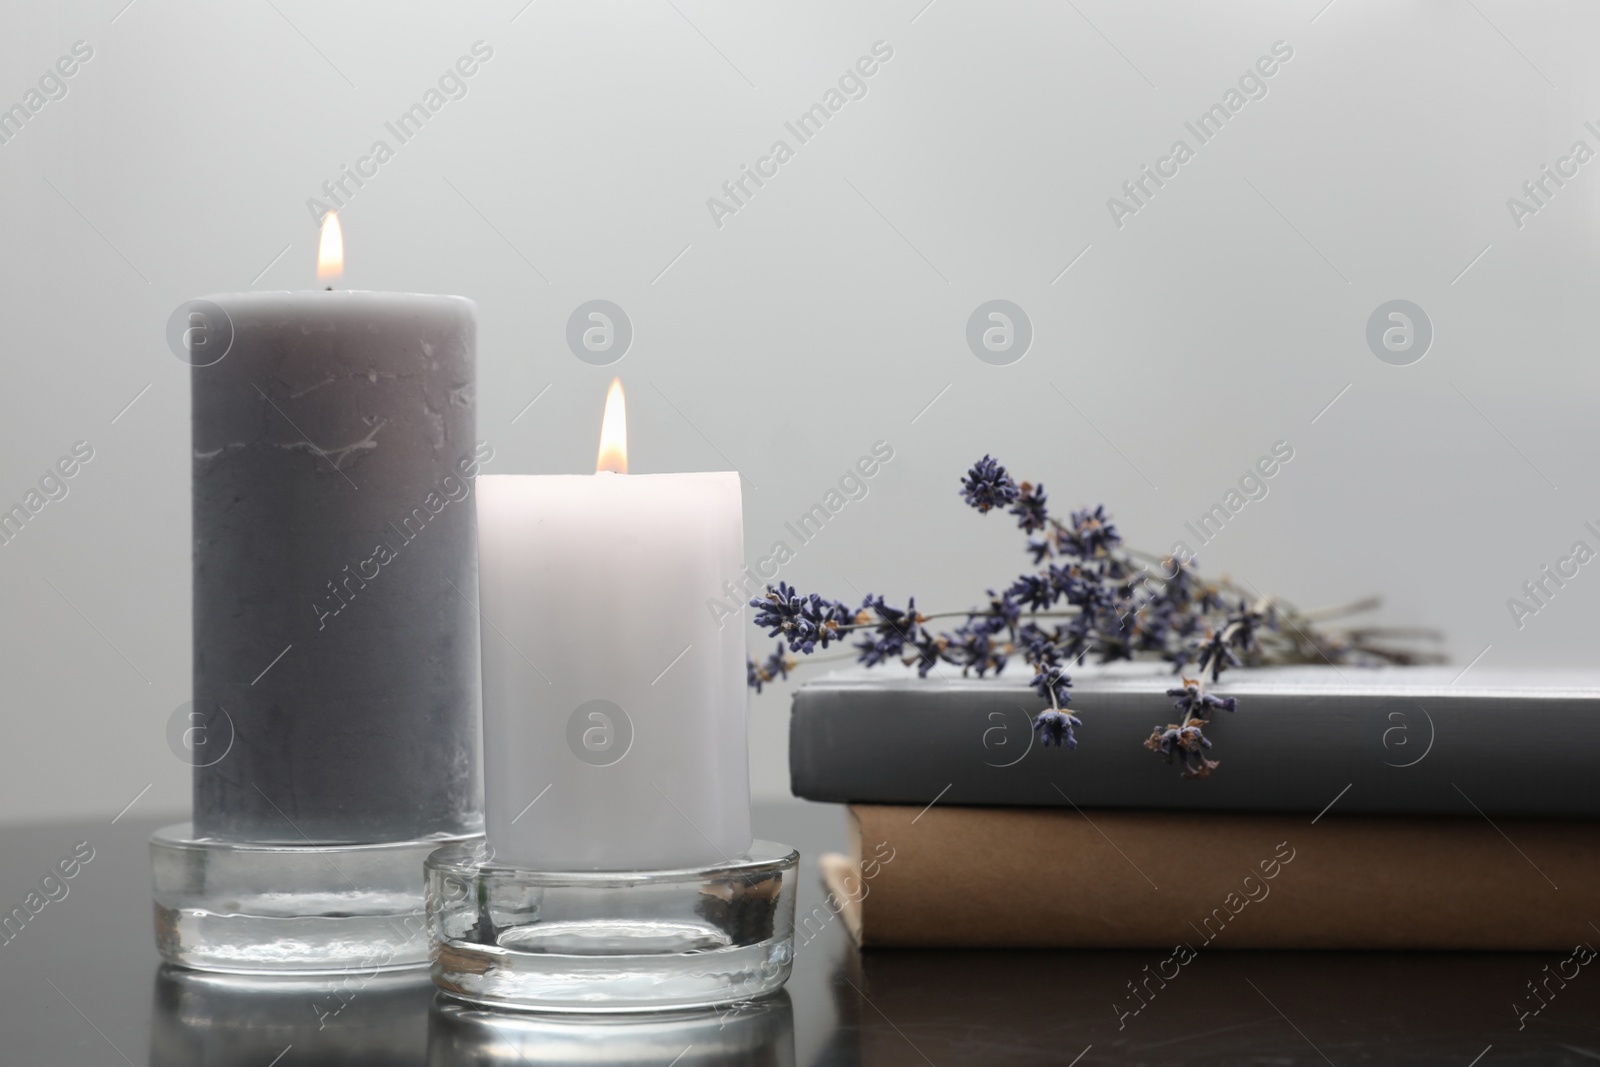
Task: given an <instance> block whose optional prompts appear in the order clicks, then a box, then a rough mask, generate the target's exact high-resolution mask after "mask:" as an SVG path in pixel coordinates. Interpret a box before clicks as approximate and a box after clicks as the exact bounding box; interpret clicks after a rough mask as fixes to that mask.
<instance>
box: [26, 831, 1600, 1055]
mask: <svg viewBox="0 0 1600 1067" xmlns="http://www.w3.org/2000/svg"><path fill="white" fill-rule="evenodd" d="M163 821H172V820H163ZM156 825H157V821H156V820H145V821H137V820H134V819H132V818H125V819H123V820H121V821H120V822H118V823H117V824H116V825H108V824H106V823H98V824H55V825H41V826H29V827H21V828H11V829H5V830H0V912H9V911H10V910H11V909H12V908H14V907H21V906H23V905H24V902H25V900H26V898H27V896H28V894H29V893H30V892H35V891H38V889H39V882H40V880H41V879H42V878H43V877H44V876H45V875H46V874H47V873H48V872H49V871H50V870H51V869H52V868H53V867H54V865H55V864H56V862H57V861H58V860H60V859H62V858H63V857H66V856H69V855H70V854H71V853H72V850H73V847H74V846H75V845H77V844H78V843H79V842H82V841H87V842H89V844H90V846H92V847H93V849H94V857H93V859H91V860H90V861H89V862H88V863H87V864H86V865H84V866H83V867H82V869H81V870H80V871H79V872H78V873H77V875H76V877H74V878H73V879H71V880H70V881H68V882H65V883H62V884H63V885H64V886H65V888H66V890H67V892H66V895H65V896H61V894H60V889H59V888H58V887H57V886H55V885H52V886H50V887H49V888H50V889H51V892H52V893H53V894H54V895H55V896H57V897H60V899H56V900H50V901H49V902H48V903H46V904H44V905H43V907H41V908H40V909H39V911H38V914H37V915H34V916H33V917H32V918H30V919H29V921H28V922H27V923H26V924H24V925H23V926H22V928H21V929H20V930H16V931H15V932H12V931H7V932H6V935H5V936H7V937H9V938H10V939H9V940H7V941H5V942H4V943H3V944H0V1005H3V1007H0V1063H4V1064H18V1065H22V1064H26V1065H31V1067H46V1065H54V1064H62V1065H70V1067H97V1065H102V1064H103V1065H111V1067H115V1065H119V1064H127V1065H138V1064H144V1063H147V1062H148V1063H150V1064H152V1065H161V1067H169V1065H178V1064H197V1065H199V1064H203V1065H228V1067H304V1065H309V1064H340V1065H352V1067H359V1065H365V1064H372V1065H394V1067H404V1065H411V1064H417V1065H420V1064H430V1065H434V1067H442V1065H447V1064H474V1065H478V1064H482V1065H489V1064H497V1065H499V1064H504V1065H511V1064H518V1063H523V1062H527V1063H532V1064H639V1065H647V1064H648V1065H654V1067H668V1065H672V1067H693V1065H701V1064H713V1063H714V1064H736V1063H737V1064H773V1065H778V1064H803V1065H807V1067H811V1065H821V1064H934V1065H936V1067H958V1065H962V1064H983V1065H986V1067H987V1065H1003V1064H1046V1063H1053V1064H1073V1063H1077V1064H1080V1065H1081V1067H1092V1065H1095V1064H1104V1063H1130V1064H1131V1063H1138V1064H1169V1063H1170V1064H1179V1063H1183V1064H1192V1063H1218V1064H1330V1063H1331V1064H1354V1063H1371V1064H1452V1065H1457V1067H1469V1065H1472V1064H1479V1065H1481V1067H1495V1065H1500V1064H1508V1063H1524V1064H1534V1063H1537V1064H1571V1065H1574V1067H1577V1065H1585V1064H1595V1063H1600V961H1596V963H1595V964H1593V965H1589V966H1585V967H1583V968H1581V969H1580V970H1579V972H1578V974H1577V976H1576V977H1574V978H1572V979H1570V980H1569V981H1567V982H1566V983H1565V985H1564V987H1563V986H1560V985H1558V984H1557V982H1556V981H1551V982H1550V983H1549V984H1548V985H1547V986H1545V987H1541V988H1544V989H1548V990H1550V991H1551V992H1547V993H1545V996H1544V1000H1545V1003H1546V1006H1545V1007H1544V1008H1543V1009H1542V1010H1541V1011H1540V1012H1539V1013H1538V1014H1537V1015H1535V1016H1530V1017H1528V1018H1526V1019H1525V1020H1524V1021H1525V1026H1524V1027H1523V1028H1521V1029H1519V1023H1518V1017H1517V1013H1516V1010H1515V1009H1514V1005H1516V1006H1520V1008H1521V1009H1522V1010H1524V1011H1526V1010H1528V1008H1529V1007H1530V1006H1532V1005H1534V1004H1536V1003H1537V1002H1536V1001H1534V1000H1533V999H1532V997H1531V995H1530V993H1529V989H1528V983H1530V982H1533V983H1536V984H1537V983H1539V982H1541V981H1542V980H1544V979H1545V978H1546V976H1547V975H1548V974H1549V973H1550V972H1547V971H1546V970H1545V967H1546V965H1549V966H1550V967H1551V968H1552V969H1555V968H1556V967H1557V965H1558V964H1559V963H1560V962H1561V961H1562V960H1563V959H1565V958H1566V954H1564V953H1536V954H1488V953H1471V954H1467V953H1460V954H1456V953H1426V954H1399V953H1288V952H1280V953H1272V952H1232V953H1230V952H1223V951H1215V950H1213V951H1211V952H1203V953H1201V954H1200V956H1199V957H1198V958H1197V959H1196V960H1194V961H1193V962H1192V963H1190V964H1189V965H1188V966H1186V967H1184V968H1183V970H1182V972H1181V973H1180V975H1179V976H1178V977H1177V978H1175V979H1174V980H1173V981H1171V982H1169V983H1168V984H1167V985H1166V987H1165V988H1162V989H1160V990H1159V991H1158V992H1157V993H1156V994H1155V996H1154V997H1153V998H1151V999H1150V1000H1149V1003H1148V1004H1147V1005H1146V1007H1144V1008H1143V1009H1142V1010H1141V1011H1140V1012H1139V1013H1138V1014H1137V1015H1129V1016H1126V1017H1124V1018H1121V1019H1120V1025H1119V1016H1118V1011H1117V1008H1116V1007H1115V1005H1122V1006H1123V1010H1126V1008H1127V1005H1128V1004H1129V1003H1131V1001H1130V999H1129V998H1130V992H1129V988H1128V983H1129V982H1133V981H1135V980H1137V979H1139V978H1141V977H1142V976H1143V968H1144V966H1145V965H1146V964H1151V965H1152V966H1154V964H1155V963H1156V962H1157V961H1158V960H1159V959H1160V958H1162V956H1163V954H1161V953H1151V952H1056V951H1051V952H944V951H921V952H919V951H874V952H868V953H865V954H863V953H860V952H857V951H856V950H855V949H854V948H853V947H852V946H851V944H850V941H849V938H848V936H847V935H846V934H845V931H844V930H843V928H842V924H841V922H839V921H837V920H835V921H833V922H831V923H829V924H827V926H826V927H825V928H824V929H823V931H822V933H821V934H819V935H818V936H817V937H815V938H814V939H813V940H811V941H809V942H807V943H806V944H804V945H802V946H801V947H800V949H799V951H798V954H797V958H796V964H795V971H794V978H793V980H792V981H791V982H790V983H789V987H788V989H787V991H786V992H785V993H784V994H783V995H781V996H780V997H778V998H777V999H775V1000H772V1001H768V1002H766V1003H764V1004H761V1005H759V1006H756V1007H753V1008H750V1009H747V1010H744V1011H741V1012H737V1013H734V1014H732V1015H720V1014H716V1013H709V1014H700V1015H673V1016H665V1017H656V1018H651V1017H645V1018H642V1019H640V1018H634V1019H624V1020H595V1019H576V1020H575V1019H571V1018H545V1017H539V1016H514V1015H486V1014H483V1013H476V1012H472V1011H465V1010H461V1009H459V1008H458V1007H456V1006H453V1005H451V1004H450V1003H449V1002H447V1001H445V1000H443V999H442V998H439V997H436V996H435V994H434V992H433V989H432V987H431V986H430V985H429V984H428V982H427V979H426V977H419V976H402V977H399V978H396V977H381V978H376V979H372V980H369V981H362V980H360V979H354V980H345V981H344V982H340V983H335V982H331V981H325V980H318V981H310V982H298V983H289V984H282V983H279V984H275V985H263V984H261V983H252V982H247V981H241V980H220V979H213V978H207V977H205V976H200V975H195V974H191V973H185V972H180V971H175V970H170V969H165V968H162V967H161V966H160V965H159V959H158V957H157V956H156V952H155V948H154V945H153V942H152V940H151V933H150V915H151V911H150V899H149V873H148V869H147V860H146V853H145V840H146V838H147V837H148V836H149V834H150V831H151V830H152V829H153V828H154V827H155V826H156ZM757 832H758V833H759V834H760V835H761V836H763V837H767V838H771V839H774V840H779V841H784V842H787V843H789V844H792V845H795V846H796V847H798V848H800V849H801V851H802V853H804V854H805V856H806V863H807V867H808V869H812V870H814V867H812V866H811V861H812V860H814V858H815V856H816V854H817V853H818V852H819V851H823V850H826V849H837V848H839V847H840V846H841V845H842V842H843V839H844V827H843V814H842V811H841V809H838V808H834V807H826V806H820V805H801V804H787V805H771V806H763V807H758V809H757ZM39 899H44V897H43V896H41V897H40V898H36V901H37V900H39ZM821 903H822V889H821V886H820V883H819V882H818V880H817V879H816V878H815V877H806V878H804V879H802V883H801V900H800V908H801V911H802V913H806V912H810V911H812V909H814V908H818V907H819V906H821ZM1066 906H1070V904H1067V903H1064V904H1063V907H1066ZM819 914H826V909H825V908H824V909H823V911H822V912H821V913H819ZM1483 921H1484V922H1485V924H1492V923H1493V922H1494V921H1495V916H1494V915H1493V914H1488V913H1486V914H1485V915H1484V917H1483ZM1595 921H1596V923H1597V924H1600V916H1596V917H1595ZM1591 944H1593V945H1595V946H1597V947H1600V932H1597V933H1596V935H1595V937H1594V938H1593V939H1592V941H1591Z"/></svg>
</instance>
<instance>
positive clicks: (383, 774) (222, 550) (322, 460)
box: [191, 292, 492, 843]
mask: <svg viewBox="0 0 1600 1067" xmlns="http://www.w3.org/2000/svg"><path fill="white" fill-rule="evenodd" d="M209 300H210V302H211V303H213V304H215V305H217V306H218V307H220V308H221V309H222V310H223V311H224V312H226V320H225V323H221V324H213V336H212V341H213V344H215V343H216V342H217V341H219V340H226V338H225V337H223V336H222V335H221V334H220V333H219V332H217V331H218V330H226V329H228V328H229V326H231V331H232V339H231V344H230V346H229V347H228V349H227V352H226V355H225V356H223V358H221V359H220V360H218V361H216V362H214V363H211V364H210V365H208V366H198V365H197V366H195V367H194V369H193V371H192V377H191V403H192V411H193V446H194V700H195V713H196V714H197V715H198V716H200V717H201V720H200V721H203V722H206V723H207V724H208V729H207V733H208V738H207V740H208V743H209V744H212V745H213V748H212V749H211V751H213V752H214V751H216V750H217V749H218V748H220V747H221V746H222V744H223V741H225V740H226V739H227V738H228V736H229V731H230V729H231V747H229V748H228V749H227V754H226V755H225V756H222V757H221V758H220V759H215V760H214V761H212V760H211V759H210V758H208V759H206V760H197V761H196V762H197V764H199V763H205V764H208V765H204V766H198V765H197V766H196V767H195V772H194V823H195V833H196V835H197V836H202V837H212V838H219V839H225V840H250V841H285V842H295V843H304V842H305V841H307V840H310V841H313V842H318V843H327V842H362V841H399V840H408V839H413V838H418V837H426V836H429V835H455V834H462V833H476V832H479V831H481V829H482V815H481V807H480V799H479V796H480V786H479V771H478V723H479V707H478V692H479V673H478V619H477V614H476V612H475V610H474V608H473V607H472V605H471V604H470V603H468V602H467V600H466V599H465V597H464V596H463V595H462V594H466V595H474V592H475V589H476V586H477V580H476V569H475V562H474V561H475V532H474V517H473V510H474V509H473V502H472V500H471V499H470V495H471V493H472V490H473V478H474V476H475V475H476V474H477V471H478V468H479V466H480V465H481V464H482V463H483V462H485V461H486V460H487V459H488V458H489V457H490V456H491V455H492V449H490V448H488V447H487V446H478V445H477V444H476V443H475V440H474V437H473V431H474V419H473V393H472V387H473V359H474V353H473V348H474V339H475V338H474V334H475V329H476V322H475V318H474V305H473V304H472V302H471V301H469V300H466V299H463V298H461V297H450V296H417V295H410V294H398V293H363V292H297V293H244V294H231V295H219V296H213V297H210V298H209ZM196 362H199V361H198V360H197V361H196ZM458 590H459V592H458Z"/></svg>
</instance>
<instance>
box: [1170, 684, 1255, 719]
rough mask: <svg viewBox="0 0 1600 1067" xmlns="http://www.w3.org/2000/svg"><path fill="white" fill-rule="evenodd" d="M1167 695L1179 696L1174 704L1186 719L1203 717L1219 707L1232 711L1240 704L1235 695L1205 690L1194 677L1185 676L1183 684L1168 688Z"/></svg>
mask: <svg viewBox="0 0 1600 1067" xmlns="http://www.w3.org/2000/svg"><path fill="white" fill-rule="evenodd" d="M1167 696H1169V697H1177V698H1178V700H1177V702H1176V703H1175V704H1173V705H1172V706H1173V707H1175V708H1177V709H1178V710H1179V711H1180V712H1182V713H1183V718H1184V720H1185V721H1188V720H1189V719H1199V718H1203V717H1205V716H1207V715H1209V714H1210V713H1211V712H1212V711H1214V710H1218V709H1220V710H1222V711H1232V710H1234V709H1235V708H1236V707H1238V706H1239V701H1238V700H1237V699H1236V698H1235V697H1219V696H1213V695H1211V694H1210V693H1207V692H1204V691H1203V690H1202V688H1201V685H1200V682H1199V681H1198V680H1196V679H1193V678H1185V679H1183V685H1181V686H1179V687H1177V688H1174V689H1168V690H1167Z"/></svg>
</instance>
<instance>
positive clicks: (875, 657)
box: [855, 593, 920, 667]
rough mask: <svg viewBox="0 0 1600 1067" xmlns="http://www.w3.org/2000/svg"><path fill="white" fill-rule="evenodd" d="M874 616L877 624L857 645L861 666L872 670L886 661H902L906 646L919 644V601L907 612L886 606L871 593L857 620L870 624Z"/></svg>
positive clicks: (908, 605) (909, 603)
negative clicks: (917, 640)
mask: <svg viewBox="0 0 1600 1067" xmlns="http://www.w3.org/2000/svg"><path fill="white" fill-rule="evenodd" d="M873 616H876V618H877V624H876V625H875V626H874V627H873V628H872V629H871V630H870V631H868V632H866V633H864V634H862V635H861V640H859V641H857V642H856V644H855V647H856V649H857V650H858V651H859V652H860V653H861V655H860V656H858V657H857V660H858V662H860V663H862V664H865V665H866V666H868V667H876V666H877V665H878V664H880V663H882V662H884V661H885V660H890V659H898V658H899V657H900V655H901V653H902V652H904V651H905V646H906V644H907V643H908V642H911V643H914V642H915V641H916V637H917V632H918V628H919V626H920V623H919V622H918V615H917V598H916V597H912V598H911V599H910V600H908V601H907V602H906V606H905V607H904V608H896V607H892V606H890V605H889V604H886V603H884V600H883V597H881V596H879V597H875V596H873V595H872V594H870V593H868V594H867V596H866V598H865V599H863V600H862V601H861V610H860V611H859V612H857V614H856V619H857V620H858V622H859V623H861V624H866V623H868V622H870V621H871V620H872V617H873Z"/></svg>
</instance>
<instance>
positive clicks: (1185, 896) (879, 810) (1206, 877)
mask: <svg viewBox="0 0 1600 1067" xmlns="http://www.w3.org/2000/svg"><path fill="white" fill-rule="evenodd" d="M849 811H850V826H851V834H852V838H853V852H854V855H853V857H845V856H840V855H838V854H832V855H828V856H824V857H822V861H821V866H822V871H823V876H824V879H825V880H826V882H827V883H828V888H829V890H830V891H831V892H830V895H829V898H828V902H827V904H826V905H825V907H831V908H833V909H834V910H836V911H837V912H838V913H839V914H840V915H842V917H843V918H844V920H845V922H846V924H847V925H848V926H849V928H850V931H851V933H852V934H853V935H854V936H855V938H856V940H857V941H859V942H860V943H861V944H862V945H863V946H867V947H873V946H885V947H888V946H897V947H944V948H948V947H970V948H976V947H995V948H999V947H1033V948H1160V949H1175V948H1176V947H1180V946H1186V947H1187V949H1188V950H1189V951H1190V952H1196V951H1200V950H1202V949H1205V948H1240V949H1244V948H1252V949H1260V948H1282V949H1310V948H1327V949H1480V950H1481V949H1522V950H1543V949H1548V950H1553V951H1554V950H1559V951H1567V950H1571V949H1572V948H1573V946H1574V945H1578V944H1579V943H1588V944H1600V929H1597V928H1596V927H1595V926H1593V925H1591V921H1592V920H1594V919H1595V917H1596V916H1600V821H1593V820H1560V821H1556V820H1532V819H1498V820H1495V821H1493V822H1491V821H1490V820H1488V819H1486V818H1476V817H1471V818H1450V817H1428V818H1421V817H1415V816H1413V817H1406V818H1393V817H1381V816H1365V815H1362V816H1347V817H1339V816H1336V815H1332V814H1326V815H1322V816H1318V817H1317V818H1316V819H1315V820H1312V819H1310V818H1306V817H1303V816H1286V815H1240V814H1224V813H1214V812H1207V813H1197V812H1159V813H1157V812H1130V811H1101V810H1087V809H1085V810H1075V809H1070V808H1069V809H1034V808H962V807H946V806H942V805H939V804H934V805H931V806H929V807H926V808H917V807H909V806H908V807H900V806H886V805H852V806H851V807H850V809H849ZM831 918H832V916H817V915H809V916H801V917H800V920H799V922H798V928H797V934H798V935H799V936H801V937H802V938H804V937H805V935H806V931H807V928H808V924H813V923H815V924H821V923H823V922H825V921H826V920H827V919H831Z"/></svg>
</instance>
